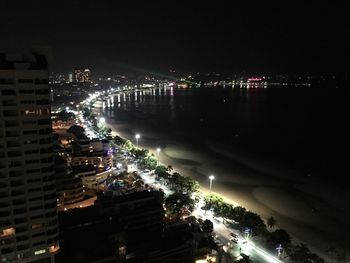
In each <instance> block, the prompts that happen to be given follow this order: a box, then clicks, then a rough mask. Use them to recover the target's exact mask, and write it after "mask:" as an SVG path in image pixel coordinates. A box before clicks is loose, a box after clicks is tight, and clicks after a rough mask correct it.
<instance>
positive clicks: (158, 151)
mask: <svg viewBox="0 0 350 263" xmlns="http://www.w3.org/2000/svg"><path fill="white" fill-rule="evenodd" d="M159 153H160V148H157V166H158V165H159Z"/></svg>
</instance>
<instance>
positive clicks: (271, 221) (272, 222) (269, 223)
mask: <svg viewBox="0 0 350 263" xmlns="http://www.w3.org/2000/svg"><path fill="white" fill-rule="evenodd" d="M276 223H277V221H276V219H275V218H274V217H273V216H270V218H269V219H267V226H268V227H269V228H270V229H272V228H273V227H274V226H275V225H276Z"/></svg>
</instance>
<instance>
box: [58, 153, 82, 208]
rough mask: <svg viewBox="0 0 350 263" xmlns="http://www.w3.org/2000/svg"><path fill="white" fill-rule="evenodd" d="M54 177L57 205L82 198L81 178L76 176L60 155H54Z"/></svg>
mask: <svg viewBox="0 0 350 263" xmlns="http://www.w3.org/2000/svg"><path fill="white" fill-rule="evenodd" d="M54 170H55V179H56V185H57V200H58V205H59V206H65V205H68V204H72V203H76V202H79V201H81V200H83V198H84V191H83V183H82V180H81V178H77V177H75V176H74V173H72V170H71V169H70V167H69V166H68V164H67V161H66V160H65V159H64V158H63V157H61V156H56V157H55V167H54Z"/></svg>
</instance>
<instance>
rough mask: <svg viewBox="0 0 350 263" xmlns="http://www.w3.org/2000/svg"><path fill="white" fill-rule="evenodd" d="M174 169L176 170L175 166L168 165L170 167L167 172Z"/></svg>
mask: <svg viewBox="0 0 350 263" xmlns="http://www.w3.org/2000/svg"><path fill="white" fill-rule="evenodd" d="M172 170H174V168H173V167H172V166H171V165H168V169H167V172H169V173H170V172H171V171H172Z"/></svg>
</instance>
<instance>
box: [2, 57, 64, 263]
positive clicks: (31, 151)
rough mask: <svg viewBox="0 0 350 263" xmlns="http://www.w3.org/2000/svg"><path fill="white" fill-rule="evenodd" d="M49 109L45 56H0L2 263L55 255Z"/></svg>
mask: <svg viewBox="0 0 350 263" xmlns="http://www.w3.org/2000/svg"><path fill="white" fill-rule="evenodd" d="M50 108H51V105H50V88H49V86H48V70H47V60H46V58H45V56H44V55H39V54H27V55H7V54H3V53H0V258H1V262H53V261H54V255H55V254H56V253H57V252H58V251H59V244H58V224H57V196H56V186H55V179H54V170H53V165H54V160H53V150H52V131H51V129H52V128H51V114H50Z"/></svg>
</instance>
